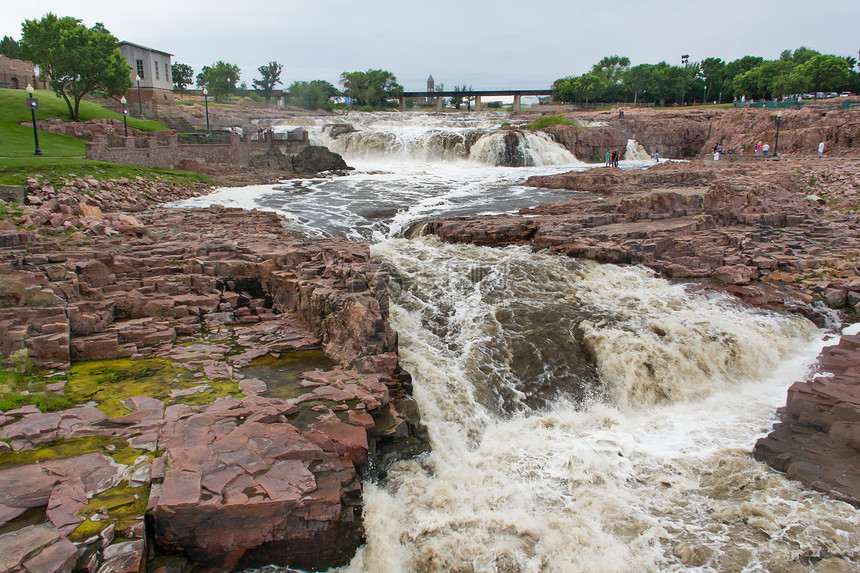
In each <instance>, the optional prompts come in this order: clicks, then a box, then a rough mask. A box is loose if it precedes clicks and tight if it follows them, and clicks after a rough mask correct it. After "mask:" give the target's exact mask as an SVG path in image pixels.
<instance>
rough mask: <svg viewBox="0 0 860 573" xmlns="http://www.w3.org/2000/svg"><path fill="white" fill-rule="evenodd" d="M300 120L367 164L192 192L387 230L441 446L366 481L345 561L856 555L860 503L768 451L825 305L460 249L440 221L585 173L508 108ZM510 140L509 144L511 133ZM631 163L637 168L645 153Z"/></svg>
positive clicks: (300, 229) (811, 562)
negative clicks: (770, 308)
mask: <svg viewBox="0 0 860 573" xmlns="http://www.w3.org/2000/svg"><path fill="white" fill-rule="evenodd" d="M336 119H341V120H343V121H342V122H340V123H344V124H345V123H349V124H350V125H351V127H352V129H354V131H351V130H349V128H344V127H341V128H339V129H338V130H339V131H341V132H342V133H340V134H337V135H335V131H338V130H333V128H332V126H331V125H329V124H331V123H333V122H332V121H331V120H332V118H331V117H328V118H303V119H302V120H301V122H300V123H299V122H296V123H294V124H292V125H281V126H277V127H276V129H284V130H286V129H290V128H291V127H294V126H298V125H301V126H303V127H305V128H306V129H309V131H311V137H312V139H315V140H316V141H317V142H318V143H324V144H326V145H327V146H329V147H330V148H331V149H333V150H334V151H337V152H339V153H342V154H343V155H344V158H345V159H346V161H347V163H348V164H349V165H350V166H353V167H355V171H353V172H350V173H349V174H347V175H345V176H342V177H329V178H318V179H307V180H296V181H290V182H288V183H284V184H282V185H275V186H254V187H246V188H232V189H221V190H217V191H216V192H215V193H213V194H211V195H208V196H206V197H201V198H196V199H191V200H187V201H183V202H182V203H181V205H182V206H186V207H187V206H206V205H209V204H213V203H215V204H222V205H230V206H242V207H245V208H257V209H267V210H274V211H277V212H279V213H280V214H282V215H283V217H284V220H285V224H286V225H287V226H288V227H289V228H290V230H291V231H292V232H293V233H294V234H296V235H299V236H309V237H311V236H324V235H338V236H346V237H349V238H351V239H356V240H364V241H368V242H370V243H371V245H372V253H373V257H374V261H375V262H376V263H377V264H378V265H380V266H381V267H382V268H383V269H384V270H386V271H387V272H389V273H390V275H391V284H390V289H391V300H392V311H391V315H392V323H393V325H394V327H395V328H396V330H397V331H398V333H399V348H400V356H401V363H402V365H403V368H404V369H405V370H407V371H409V372H410V373H411V374H412V376H413V380H414V397H415V399H416V401H417V403H418V405H419V407H420V410H421V416H422V419H423V421H424V424H425V425H426V426H427V429H428V431H429V436H430V440H431V444H432V451H431V452H429V453H427V454H425V455H423V456H421V457H418V458H414V459H411V460H407V461H401V462H398V463H396V464H395V465H394V466H393V467H392V468H391V469H389V471H388V473H387V476H386V479H385V481H384V482H382V483H376V484H372V483H368V484H365V486H364V501H365V508H364V514H363V517H364V523H365V534H366V540H367V543H366V545H364V546H363V547H361V548H360V549H359V550H358V553H357V554H356V556H355V557H354V558H353V560H352V562H351V563H350V564H349V565H348V566H346V567H345V568H344V571H348V572H354V573H359V572H374V573H399V572H403V573H407V572H412V571H419V572H425V571H427V572H429V571H460V572H467V571H480V572H484V571H486V572H489V571H504V572H536V571H559V572H561V571H564V572H569V571H570V572H572V571H583V572H591V571H618V572H622V571H853V570H857V569H858V567H860V514H858V510H857V509H855V508H854V507H852V506H851V505H849V504H846V503H842V502H838V501H835V500H833V499H831V498H829V497H828V496H826V495H824V494H819V493H815V492H812V491H809V490H807V489H804V488H802V487H801V486H800V485H799V484H797V483H795V482H791V481H789V480H787V479H785V478H784V477H783V476H781V475H780V474H778V473H776V472H774V471H773V470H771V469H769V468H768V467H767V466H766V465H764V464H761V463H759V462H756V461H755V460H754V459H753V458H752V456H751V454H750V452H751V450H752V446H753V444H754V443H755V441H756V439H757V438H759V437H761V436H763V435H764V434H766V433H767V432H768V431H769V430H770V428H771V425H772V423H773V421H774V419H775V411H776V409H777V408H779V407H781V406H783V405H784V404H785V399H786V389H787V388H788V386H789V385H790V384H791V383H792V382H793V381H795V380H798V379H802V377H803V375H804V373H805V371H806V369H807V368H808V367H809V365H810V364H811V363H812V362H813V361H814V360H815V358H816V356H817V355H818V353H819V351H820V350H821V348H822V347H823V346H824V345H825V344H832V343H833V342H834V339H832V338H830V339H828V338H827V337H826V336H825V335H824V334H823V333H822V332H821V331H819V330H818V329H817V328H816V327H815V326H814V325H813V324H812V323H811V322H809V321H807V320H806V319H804V318H802V317H800V316H786V315H779V314H775V313H769V312H764V311H759V310H753V309H749V308H746V307H742V306H741V305H739V304H738V303H737V302H736V301H735V300H734V299H732V298H731V297H729V296H727V295H716V294H702V293H701V292H694V291H693V290H692V289H689V288H687V287H686V286H685V285H684V284H680V283H672V282H669V281H666V280H664V279H662V278H659V277H657V276H656V275H655V274H654V273H653V272H652V271H649V270H647V269H644V268H642V267H638V266H631V267H619V266H614V265H601V264H598V263H595V262H591V261H581V260H576V259H570V258H567V257H563V256H557V255H549V254H543V253H533V252H532V251H531V250H529V249H526V248H524V247H508V248H503V249H498V248H488V247H477V246H471V245H451V244H445V243H442V242H441V241H439V240H438V239H437V238H435V237H428V236H422V235H421V234H420V227H421V224H422V223H423V222H425V221H428V220H430V219H432V218H434V217H440V216H458V215H476V214H499V213H515V212H517V211H518V210H519V209H521V208H524V207H534V206H536V205H537V204H539V203H544V202H547V201H557V200H561V199H565V198H569V197H570V196H571V193H572V192H570V191H565V190H549V189H537V188H531V187H525V186H524V185H523V183H524V181H525V180H526V178H527V177H528V176H530V175H535V174H548V173H560V172H566V171H570V170H575V169H582V170H584V169H587V168H589V166H588V165H585V164H582V163H580V162H578V161H577V160H576V159H575V158H574V157H573V156H572V155H570V154H569V153H567V151H566V150H564V149H563V148H562V147H561V146H558V145H556V144H554V143H553V142H552V141H550V140H548V139H546V138H542V137H537V136H529V137H524V138H522V139H520V140H519V142H518V144H517V145H518V146H519V149H521V150H522V149H525V150H526V151H525V155H526V156H528V157H529V160H528V161H526V162H525V163H524V165H525V166H523V167H504V166H499V163H500V162H499V161H497V159H498V158H499V157H502V156H504V153H505V152H504V150H500V148H499V146H500V145H502V146H503V145H505V143H504V141H503V140H504V138H505V136H504V135H503V134H502V133H501V132H499V131H498V130H496V129H495V128H497V127H498V126H499V125H500V123H501V122H502V121H505V119H504V116H502V115H498V116H496V115H492V114H480V115H474V116H471V119H469V120H468V121H467V122H466V121H464V122H463V123H460V124H458V123H456V122H455V121H454V120H452V119H449V118H447V117H446V116H441V115H440V116H429V115H415V114H403V115H399V114H352V113H351V114H350V115H349V116H348V117H345V118H336ZM509 143H510V142H509ZM630 147H631V148H632V149H634V150H637V153H636V157H638V159H635V160H623V161H622V162H621V167H622V168H625V169H637V168H642V167H645V166H647V165H648V164H649V163H650V162H651V160H649V159H643V158H642V156H643V153H642V152H641V150H640V148H641V146H638V147H637V144H635V143H631V145H630Z"/></svg>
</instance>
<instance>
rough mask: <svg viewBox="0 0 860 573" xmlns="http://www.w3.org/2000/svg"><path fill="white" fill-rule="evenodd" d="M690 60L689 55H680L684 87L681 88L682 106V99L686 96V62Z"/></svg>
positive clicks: (682, 100)
mask: <svg viewBox="0 0 860 573" xmlns="http://www.w3.org/2000/svg"><path fill="white" fill-rule="evenodd" d="M689 59H690V54H681V63H682V64H684V87H683V88H681V105H682V106H683V105H684V98H685V97H686V95H687V62H688V61H689Z"/></svg>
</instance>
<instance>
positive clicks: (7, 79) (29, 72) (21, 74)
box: [0, 56, 47, 90]
mask: <svg viewBox="0 0 860 573" xmlns="http://www.w3.org/2000/svg"><path fill="white" fill-rule="evenodd" d="M27 84H32V85H33V87H34V88H36V89H42V88H45V87H47V86H46V85H45V84H44V83H42V82H40V81H39V80H38V78H36V72H35V71H34V70H33V64H32V63H30V62H26V61H24V60H16V59H13V58H7V57H6V56H0V88H8V89H12V90H23V89H26V87H27Z"/></svg>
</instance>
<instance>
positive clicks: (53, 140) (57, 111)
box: [0, 89, 167, 157]
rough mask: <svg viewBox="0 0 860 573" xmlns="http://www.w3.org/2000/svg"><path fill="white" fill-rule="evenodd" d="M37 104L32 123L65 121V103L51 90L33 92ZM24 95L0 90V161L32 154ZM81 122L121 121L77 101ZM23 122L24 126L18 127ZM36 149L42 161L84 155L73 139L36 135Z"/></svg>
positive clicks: (146, 126) (141, 125)
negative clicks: (43, 157)
mask: <svg viewBox="0 0 860 573" xmlns="http://www.w3.org/2000/svg"><path fill="white" fill-rule="evenodd" d="M35 97H36V98H38V100H39V109H38V110H37V111H36V120H37V121H38V120H40V119H47V118H50V117H57V118H60V119H67V118H68V116H69V110H68V107H67V106H66V102H65V100H63V99H62V98H58V97H57V96H56V94H54V92H52V91H51V90H36V93H35ZM26 101H27V92H26V91H24V90H11V89H0V157H32V156H33V152H34V150H35V144H34V141H33V125H32V117H31V114H30V113H29V110H28V109H27V105H26ZM79 113H80V119H81V121H86V120H88V119H96V118H102V117H104V118H113V119H119V120H121V119H122V115H120V114H118V113H116V112H114V111H110V110H108V109H105V108H104V107H102V106H101V105H99V104H96V103H93V102H89V101H81V105H80V108H79ZM22 122H26V125H21V123H22ZM128 126H129V127H133V128H137V129H143V130H147V131H153V130H159V129H167V126H165V125H164V124H162V123H161V122H158V121H149V120H141V119H135V118H131V117H130V118H129V119H128ZM39 148H40V149H41V150H42V154H43V155H44V156H46V157H75V156H83V155H84V154H85V153H86V150H85V148H84V142H83V141H82V140H80V139H76V138H74V137H69V136H66V135H58V134H54V133H45V132H43V131H40V132H39Z"/></svg>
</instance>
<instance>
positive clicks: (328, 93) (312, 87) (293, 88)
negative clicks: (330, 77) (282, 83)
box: [288, 80, 340, 110]
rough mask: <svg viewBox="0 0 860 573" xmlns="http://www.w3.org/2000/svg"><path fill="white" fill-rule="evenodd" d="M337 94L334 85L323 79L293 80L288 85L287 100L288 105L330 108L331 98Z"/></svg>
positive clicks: (305, 107) (331, 105)
mask: <svg viewBox="0 0 860 573" xmlns="http://www.w3.org/2000/svg"><path fill="white" fill-rule="evenodd" d="M339 94H340V92H338V91H337V88H336V87H334V86H333V85H331V84H330V83H329V82H327V81H324V80H313V81H312V82H293V83H292V84H291V85H290V87H289V97H288V101H289V103H290V105H295V106H298V107H301V108H304V109H326V110H331V109H332V108H333V107H334V105H333V104H332V102H331V99H332V98H334V97H337V96H338V95H339Z"/></svg>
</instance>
